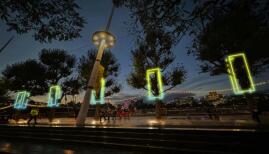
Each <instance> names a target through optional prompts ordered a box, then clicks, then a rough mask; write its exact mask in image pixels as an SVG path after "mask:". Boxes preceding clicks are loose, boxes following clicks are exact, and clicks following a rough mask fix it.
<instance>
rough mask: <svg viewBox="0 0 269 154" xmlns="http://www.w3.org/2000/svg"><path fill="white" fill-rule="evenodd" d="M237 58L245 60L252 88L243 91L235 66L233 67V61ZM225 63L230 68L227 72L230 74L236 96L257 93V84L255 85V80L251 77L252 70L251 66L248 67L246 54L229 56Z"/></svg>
mask: <svg viewBox="0 0 269 154" xmlns="http://www.w3.org/2000/svg"><path fill="white" fill-rule="evenodd" d="M236 58H242V59H243V62H244V65H245V68H246V72H247V77H248V80H249V83H250V87H249V88H247V89H242V88H241V86H240V84H239V83H238V79H237V77H236V73H235V69H234V66H233V61H234V60H235V59H236ZM225 61H226V63H227V67H228V70H227V71H228V74H229V78H230V81H231V84H232V88H233V91H234V94H236V95H238V94H244V93H253V92H255V91H256V89H255V84H254V81H253V78H252V76H251V72H250V69H249V65H248V62H247V58H246V55H245V54H244V53H239V54H234V55H229V56H228V57H227V58H226V59H225Z"/></svg>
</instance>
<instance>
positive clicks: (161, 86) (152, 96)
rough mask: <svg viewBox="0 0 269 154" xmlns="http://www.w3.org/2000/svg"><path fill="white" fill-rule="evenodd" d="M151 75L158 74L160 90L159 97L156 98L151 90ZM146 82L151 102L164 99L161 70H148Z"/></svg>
mask: <svg viewBox="0 0 269 154" xmlns="http://www.w3.org/2000/svg"><path fill="white" fill-rule="evenodd" d="M151 74H156V76H157V84H158V89H159V95H158V96H154V95H153V94H152V92H151V91H152V88H151V78H150V75H151ZM146 80H147V88H148V99H149V100H156V99H163V98H164V93H163V82H162V76H161V71H160V68H153V69H148V70H147V73H146Z"/></svg>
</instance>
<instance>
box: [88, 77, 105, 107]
mask: <svg viewBox="0 0 269 154" xmlns="http://www.w3.org/2000/svg"><path fill="white" fill-rule="evenodd" d="M105 83H106V81H105V79H104V78H101V80H100V84H101V89H100V97H99V100H96V91H95V90H92V93H91V101H90V104H92V105H96V104H105V89H106V87H105Z"/></svg>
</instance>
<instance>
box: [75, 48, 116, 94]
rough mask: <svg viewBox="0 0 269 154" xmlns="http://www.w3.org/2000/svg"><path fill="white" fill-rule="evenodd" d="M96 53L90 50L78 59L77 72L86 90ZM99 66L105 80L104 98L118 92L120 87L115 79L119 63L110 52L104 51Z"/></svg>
mask: <svg viewBox="0 0 269 154" xmlns="http://www.w3.org/2000/svg"><path fill="white" fill-rule="evenodd" d="M96 54H97V51H96V50H95V49H91V50H90V51H88V54H87V55H86V56H82V57H81V58H80V59H79V64H78V72H79V74H80V76H81V77H82V82H83V85H84V87H83V88H84V89H86V86H87V82H88V79H89V77H90V74H91V71H92V68H93V65H94V62H95V58H96ZM101 65H102V66H103V67H104V78H105V80H106V84H105V86H106V92H105V96H111V95H113V94H115V93H118V92H119V91H120V85H119V84H118V83H117V80H116V77H117V76H118V72H119V63H118V62H117V59H116V58H115V57H114V55H113V54H112V53H111V52H110V51H105V52H104V54H103V57H102V60H101Z"/></svg>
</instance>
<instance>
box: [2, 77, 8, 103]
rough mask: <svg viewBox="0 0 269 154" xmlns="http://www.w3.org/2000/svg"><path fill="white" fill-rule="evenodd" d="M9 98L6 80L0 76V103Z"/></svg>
mask: <svg viewBox="0 0 269 154" xmlns="http://www.w3.org/2000/svg"><path fill="white" fill-rule="evenodd" d="M8 99H9V96H8V89H7V85H6V82H5V81H4V80H3V79H2V78H0V104H2V103H4V102H5V101H7V100H8Z"/></svg>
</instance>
